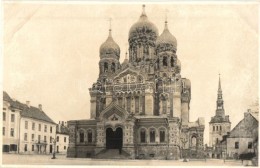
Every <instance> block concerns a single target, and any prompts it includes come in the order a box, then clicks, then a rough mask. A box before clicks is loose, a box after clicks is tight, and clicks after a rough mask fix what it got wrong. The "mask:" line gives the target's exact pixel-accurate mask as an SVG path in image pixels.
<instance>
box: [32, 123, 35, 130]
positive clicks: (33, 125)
mask: <svg viewBox="0 0 260 168" xmlns="http://www.w3.org/2000/svg"><path fill="white" fill-rule="evenodd" d="M32 130H35V123H34V122H33V123H32Z"/></svg>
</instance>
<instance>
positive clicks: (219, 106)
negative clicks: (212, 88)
mask: <svg viewBox="0 0 260 168" xmlns="http://www.w3.org/2000/svg"><path fill="white" fill-rule="evenodd" d="M216 115H219V116H223V115H225V112H224V101H223V97H222V89H221V80H220V74H219V81H218V98H217V110H216Z"/></svg>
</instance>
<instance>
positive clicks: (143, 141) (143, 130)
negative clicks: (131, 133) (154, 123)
mask: <svg viewBox="0 0 260 168" xmlns="http://www.w3.org/2000/svg"><path fill="white" fill-rule="evenodd" d="M140 137H141V143H145V129H142V130H141V131H140Z"/></svg>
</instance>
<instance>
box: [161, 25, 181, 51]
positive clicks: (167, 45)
mask: <svg viewBox="0 0 260 168" xmlns="http://www.w3.org/2000/svg"><path fill="white" fill-rule="evenodd" d="M156 49H157V52H161V51H173V52H176V51H177V40H176V38H175V37H174V36H173V35H172V34H171V32H170V31H169V29H168V25H167V21H165V27H164V30H163V33H162V34H161V35H160V36H159V37H158V38H157V40H156Z"/></svg>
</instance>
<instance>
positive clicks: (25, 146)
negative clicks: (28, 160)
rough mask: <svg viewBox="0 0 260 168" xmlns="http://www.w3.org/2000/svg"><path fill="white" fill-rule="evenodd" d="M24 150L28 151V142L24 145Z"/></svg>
mask: <svg viewBox="0 0 260 168" xmlns="http://www.w3.org/2000/svg"><path fill="white" fill-rule="evenodd" d="M24 151H25V152H27V144H25V145H24Z"/></svg>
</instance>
